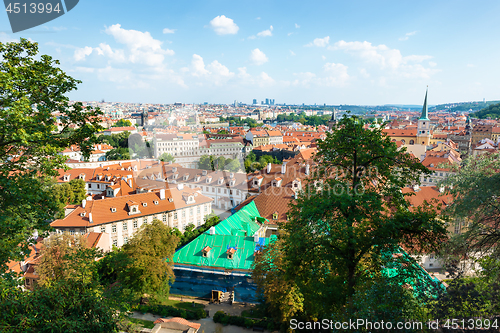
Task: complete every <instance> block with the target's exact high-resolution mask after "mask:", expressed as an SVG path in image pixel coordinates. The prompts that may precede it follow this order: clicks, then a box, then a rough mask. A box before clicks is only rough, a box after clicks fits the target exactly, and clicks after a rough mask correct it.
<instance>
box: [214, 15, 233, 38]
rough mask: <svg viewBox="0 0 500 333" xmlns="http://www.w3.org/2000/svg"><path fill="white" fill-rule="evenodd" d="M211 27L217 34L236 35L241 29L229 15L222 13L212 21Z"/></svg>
mask: <svg viewBox="0 0 500 333" xmlns="http://www.w3.org/2000/svg"><path fill="white" fill-rule="evenodd" d="M210 27H211V28H212V29H214V31H215V33H216V34H217V35H234V34H236V33H237V32H238V30H239V29H240V28H239V27H238V26H237V25H236V23H234V21H233V20H232V19H230V18H229V17H226V16H224V15H220V16H217V17H215V18H214V19H213V20H212V21H210Z"/></svg>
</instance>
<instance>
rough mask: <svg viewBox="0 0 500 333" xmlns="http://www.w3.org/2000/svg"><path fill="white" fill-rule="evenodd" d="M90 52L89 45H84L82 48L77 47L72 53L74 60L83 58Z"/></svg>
mask: <svg viewBox="0 0 500 333" xmlns="http://www.w3.org/2000/svg"><path fill="white" fill-rule="evenodd" d="M91 54H92V48H91V47H90V46H85V47H82V48H77V49H76V50H75V53H74V54H73V58H74V59H75V61H81V60H85V58H86V57H87V56H89V55H91Z"/></svg>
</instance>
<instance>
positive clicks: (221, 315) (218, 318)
mask: <svg viewBox="0 0 500 333" xmlns="http://www.w3.org/2000/svg"><path fill="white" fill-rule="evenodd" d="M225 316H226V314H225V313H224V311H217V312H216V313H215V314H214V318H213V320H214V323H222V318H224V317H225Z"/></svg>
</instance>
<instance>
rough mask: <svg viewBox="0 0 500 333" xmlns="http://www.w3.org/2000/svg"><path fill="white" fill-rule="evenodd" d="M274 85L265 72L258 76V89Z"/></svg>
mask: <svg viewBox="0 0 500 333" xmlns="http://www.w3.org/2000/svg"><path fill="white" fill-rule="evenodd" d="M274 83H275V81H274V79H273V78H272V77H270V76H269V75H268V74H267V73H266V72H262V73H260V76H259V86H260V87H265V86H271V85H273V84H274Z"/></svg>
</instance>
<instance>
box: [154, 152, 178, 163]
mask: <svg viewBox="0 0 500 333" xmlns="http://www.w3.org/2000/svg"><path fill="white" fill-rule="evenodd" d="M158 159H159V160H160V161H162V162H172V163H173V162H175V158H174V157H173V156H172V155H171V154H169V153H163V154H161V155H160V157H159V158H158Z"/></svg>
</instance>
